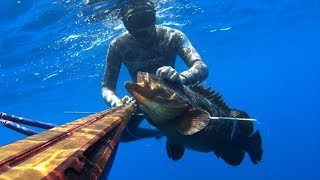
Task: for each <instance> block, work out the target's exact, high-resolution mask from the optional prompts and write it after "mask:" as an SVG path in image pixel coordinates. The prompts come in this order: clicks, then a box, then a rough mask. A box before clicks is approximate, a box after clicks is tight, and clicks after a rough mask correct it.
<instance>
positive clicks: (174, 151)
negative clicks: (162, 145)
mask: <svg viewBox="0 0 320 180" xmlns="http://www.w3.org/2000/svg"><path fill="white" fill-rule="evenodd" d="M166 148H167V155H168V157H169V158H170V159H172V160H174V161H177V160H179V159H181V158H182V156H183V154H184V149H185V148H184V147H183V146H182V145H180V144H174V143H170V142H169V141H167V145H166Z"/></svg>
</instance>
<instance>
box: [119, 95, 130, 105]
mask: <svg viewBox="0 0 320 180" xmlns="http://www.w3.org/2000/svg"><path fill="white" fill-rule="evenodd" d="M130 101H132V98H131V97H129V96H127V95H125V96H124V97H123V98H122V99H121V103H122V104H127V103H129V102H130Z"/></svg>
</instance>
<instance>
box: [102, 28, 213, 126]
mask: <svg viewBox="0 0 320 180" xmlns="http://www.w3.org/2000/svg"><path fill="white" fill-rule="evenodd" d="M155 37H156V38H155V40H154V41H153V43H152V44H145V43H142V42H140V41H137V40H136V39H135V38H134V37H133V36H132V35H130V34H129V33H128V32H126V33H124V34H122V35H120V36H119V37H117V38H116V39H114V40H113V41H112V42H111V43H110V46H109V49H108V54H107V62H106V66H105V71H104V78H103V83H102V96H103V98H104V100H105V101H106V103H107V104H108V105H109V106H112V105H117V104H118V103H120V99H119V98H118V97H117V96H116V93H115V90H116V85H117V80H118V77H119V72H120V68H121V65H122V64H124V65H125V66H126V68H127V69H128V71H129V73H130V75H131V78H132V80H133V81H136V79H137V72H138V71H145V72H149V73H153V74H155V73H156V71H157V69H158V68H160V67H162V66H171V67H173V68H174V67H175V61H176V56H177V55H179V56H180V57H181V59H183V61H184V62H185V63H186V65H187V66H188V67H189V70H187V71H184V72H182V73H181V74H180V75H182V76H184V77H185V78H186V80H187V82H186V83H187V84H191V83H195V82H197V81H202V80H204V79H205V78H206V77H207V76H208V69H207V66H206V65H205V64H204V63H203V61H202V60H201V57H200V55H199V54H198V52H197V51H196V50H195V48H194V47H193V46H192V44H191V43H190V41H189V40H188V38H187V37H186V35H184V34H183V33H182V32H181V31H179V30H176V29H172V28H169V27H164V26H156V36H155ZM141 121H142V119H141V120H139V121H136V122H132V121H131V122H130V123H134V125H132V126H133V127H130V129H132V130H133V129H134V128H137V127H138V126H139V124H140V122H141Z"/></svg>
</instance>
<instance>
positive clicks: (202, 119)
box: [176, 108, 210, 135]
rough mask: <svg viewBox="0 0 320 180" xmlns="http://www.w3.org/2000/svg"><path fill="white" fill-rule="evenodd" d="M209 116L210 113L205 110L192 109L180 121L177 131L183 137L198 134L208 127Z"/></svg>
mask: <svg viewBox="0 0 320 180" xmlns="http://www.w3.org/2000/svg"><path fill="white" fill-rule="evenodd" d="M209 116H210V115H209V113H208V112H207V111H205V110H203V109H199V108H193V109H190V110H188V111H187V112H186V113H185V114H184V115H183V116H182V117H180V118H179V119H178V121H179V123H178V124H177V126H176V130H177V131H178V132H179V133H180V134H182V135H192V134H194V133H197V132H199V131H201V130H202V129H203V128H205V127H206V126H207V125H208V123H209V121H210V119H209Z"/></svg>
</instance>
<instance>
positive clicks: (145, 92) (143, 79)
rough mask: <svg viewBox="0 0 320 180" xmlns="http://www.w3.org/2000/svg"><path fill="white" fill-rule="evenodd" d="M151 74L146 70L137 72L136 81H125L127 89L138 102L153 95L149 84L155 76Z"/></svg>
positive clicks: (142, 102) (146, 99)
mask: <svg viewBox="0 0 320 180" xmlns="http://www.w3.org/2000/svg"><path fill="white" fill-rule="evenodd" d="M151 76H152V75H151V74H149V73H146V72H138V75H137V82H136V83H135V82H126V83H125V88H126V89H127V91H128V92H129V93H130V94H131V95H132V96H133V97H134V98H135V99H136V101H138V103H139V104H144V103H145V102H146V101H150V99H152V98H153V97H154V96H155V94H154V93H153V91H152V87H151V84H152V83H153V79H154V78H156V77H151ZM153 76H154V75H153Z"/></svg>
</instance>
